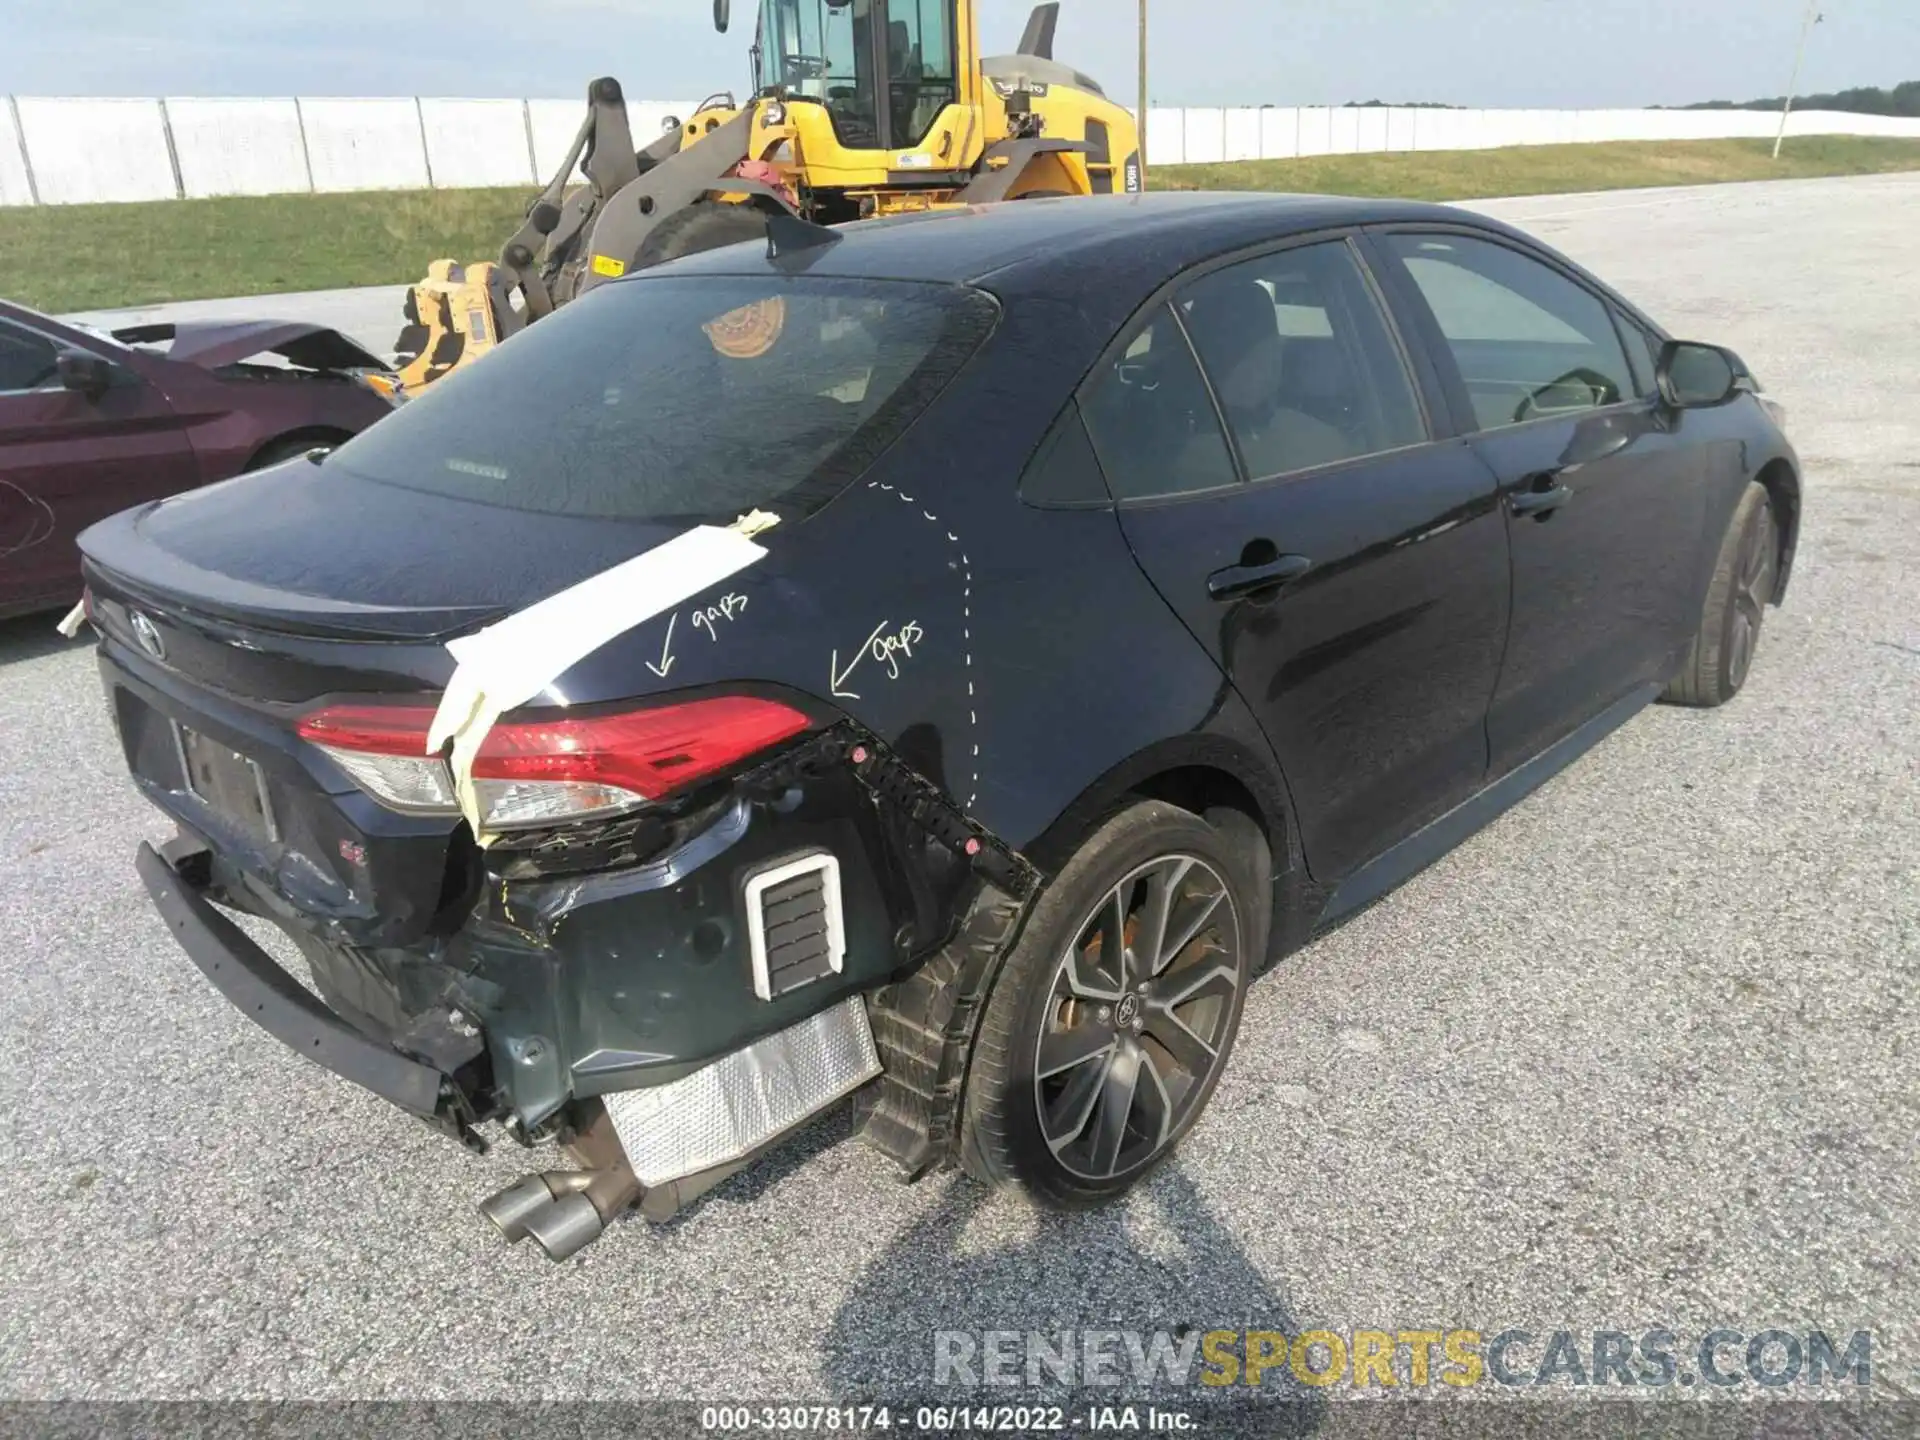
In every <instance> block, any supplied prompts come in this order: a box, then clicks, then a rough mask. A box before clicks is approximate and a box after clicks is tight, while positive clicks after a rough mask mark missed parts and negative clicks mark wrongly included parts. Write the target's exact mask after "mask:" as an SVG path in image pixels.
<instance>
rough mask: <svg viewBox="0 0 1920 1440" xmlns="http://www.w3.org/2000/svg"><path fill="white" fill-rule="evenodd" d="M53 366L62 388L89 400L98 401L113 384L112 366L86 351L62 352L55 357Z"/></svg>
mask: <svg viewBox="0 0 1920 1440" xmlns="http://www.w3.org/2000/svg"><path fill="white" fill-rule="evenodd" d="M53 364H54V370H55V372H56V373H57V374H58V375H59V376H60V384H61V386H62V387H63V388H65V389H68V390H72V391H74V392H75V393H77V394H80V395H84V396H86V397H87V398H88V399H89V400H98V399H99V398H100V397H101V396H102V395H104V394H106V393H107V387H108V386H109V385H111V384H113V366H112V364H111V363H110V362H108V361H106V360H103V359H101V358H100V357H99V356H98V355H89V354H88V353H87V352H86V351H84V350H62V351H61V352H60V353H59V354H58V355H56V356H54V357H53Z"/></svg>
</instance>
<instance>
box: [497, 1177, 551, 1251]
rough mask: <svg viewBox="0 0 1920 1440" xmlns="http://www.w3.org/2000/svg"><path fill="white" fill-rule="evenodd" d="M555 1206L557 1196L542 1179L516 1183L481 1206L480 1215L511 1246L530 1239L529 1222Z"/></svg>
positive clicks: (526, 1178) (525, 1178)
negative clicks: (542, 1210)
mask: <svg viewBox="0 0 1920 1440" xmlns="http://www.w3.org/2000/svg"><path fill="white" fill-rule="evenodd" d="M552 1203H553V1192H552V1191H551V1190H549V1189H548V1188H547V1182H546V1181H545V1180H543V1179H541V1178H540V1177H539V1176H538V1175H528V1176H526V1177H524V1178H522V1179H520V1180H516V1181H515V1182H514V1183H513V1184H511V1185H509V1186H508V1187H507V1188H506V1189H504V1190H501V1191H499V1192H497V1193H495V1194H492V1195H489V1196H488V1197H487V1198H486V1199H484V1200H482V1201H481V1202H480V1213H481V1214H482V1215H484V1216H486V1217H487V1219H489V1220H491V1221H492V1222H493V1223H494V1226H495V1228H496V1229H498V1230H499V1232H500V1236H501V1238H502V1239H504V1240H505V1241H506V1242H507V1243H508V1244H509V1245H512V1244H514V1243H516V1242H518V1241H520V1240H523V1239H525V1238H526V1234H527V1227H526V1219H527V1217H528V1216H529V1215H531V1214H533V1213H534V1212H535V1211H536V1210H539V1209H540V1208H541V1207H542V1206H546V1205H551V1204H552Z"/></svg>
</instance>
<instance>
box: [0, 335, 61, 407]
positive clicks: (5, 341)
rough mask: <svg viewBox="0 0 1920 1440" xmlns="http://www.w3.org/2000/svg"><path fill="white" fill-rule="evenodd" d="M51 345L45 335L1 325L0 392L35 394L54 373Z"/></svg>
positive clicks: (55, 371) (52, 348)
mask: <svg viewBox="0 0 1920 1440" xmlns="http://www.w3.org/2000/svg"><path fill="white" fill-rule="evenodd" d="M54 353H55V352H54V345H53V342H52V341H51V340H49V339H47V338H46V337H45V336H44V335H36V334H34V333H33V332H32V331H31V330H19V329H16V328H14V327H13V326H11V325H6V324H0V391H7V390H35V389H38V388H39V387H40V386H42V385H45V384H46V383H47V382H48V381H50V380H52V379H53V377H54V375H55V374H56V373H57V370H56V367H55V364H54Z"/></svg>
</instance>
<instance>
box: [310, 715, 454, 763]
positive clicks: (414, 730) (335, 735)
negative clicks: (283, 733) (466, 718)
mask: <svg viewBox="0 0 1920 1440" xmlns="http://www.w3.org/2000/svg"><path fill="white" fill-rule="evenodd" d="M432 724H433V706H431V705H329V706H327V707H326V709H324V710H315V711H313V712H312V713H311V714H309V715H303V716H301V717H300V725H299V731H300V738H301V739H302V740H311V741H312V742H313V743H314V744H315V745H320V746H324V747H325V748H327V749H329V750H354V751H358V752H359V753H361V754H363V755H404V756H406V757H407V758H409V759H413V760H419V759H422V758H423V757H424V756H425V755H426V753H427V729H428V727H429V726H431V725H432Z"/></svg>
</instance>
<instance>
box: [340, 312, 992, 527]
mask: <svg viewBox="0 0 1920 1440" xmlns="http://www.w3.org/2000/svg"><path fill="white" fill-rule="evenodd" d="M998 315H999V309H998V307H997V306H996V305H995V304H994V303H993V301H992V300H991V299H989V298H988V297H987V296H986V295H985V294H984V293H982V292H981V291H978V290H973V289H969V288H967V287H965V286H958V285H932V284H915V283H905V282H896V281H868V280H843V279H829V278H826V277H816V276H801V277H791V278H789V277H775V276H745V275H739V276H734V275H714V276H688V277H685V278H669V277H667V276H658V277H654V276H643V277H640V278H637V279H632V280H624V281H621V282H619V283H618V284H613V285H605V286H602V287H601V288H600V289H599V290H598V291H596V292H594V294H593V296H592V297H591V298H590V299H588V300H586V301H583V302H581V303H579V304H575V305H569V306H566V307H565V308H564V309H562V310H560V311H558V312H557V313H556V314H554V315H552V316H550V317H549V318H548V319H545V320H543V321H541V322H540V323H539V324H538V325H535V326H532V327H531V328H529V329H528V331H527V332H526V334H524V335H518V336H515V337H514V341H513V343H512V344H511V345H506V346H502V347H501V350H500V353H499V354H498V355H491V356H488V357H487V363H486V364H484V365H473V366H468V367H466V368H464V369H462V370H459V371H457V372H455V373H454V374H452V375H449V376H448V377H447V378H446V379H445V380H442V381H441V382H440V383H439V384H438V385H436V386H434V387H433V389H431V390H430V391H428V392H426V393H425V394H423V395H421V396H420V397H418V398H417V399H415V400H412V401H409V402H408V403H407V404H405V405H403V406H401V407H400V409H398V410H396V411H395V412H394V413H393V414H392V415H390V416H388V417H387V418H386V419H384V420H382V421H381V422H380V423H379V424H378V425H375V426H372V427H371V428H369V429H367V430H364V431H362V432H361V433H360V434H359V435H357V436H356V437H354V438H353V439H352V440H350V441H348V442H347V443H346V444H345V445H342V446H341V447H340V448H339V449H338V450H335V451H334V452H333V453H332V454H331V455H329V456H328V457H327V459H326V460H325V462H324V463H325V464H326V465H328V466H335V465H338V466H339V467H341V468H342V469H343V470H346V471H348V472H350V473H352V474H354V475H357V476H360V477H363V478H365V479H369V480H374V481H378V482H381V483H385V484H389V485H396V486H400V487H402V488H405V489H410V490H420V491H425V492H427V493H429V494H434V495H445V496H449V497H452V498H454V499H459V500H466V501H470V502H473V503H475V504H481V505H494V506H502V507H505V508H509V509H515V510H525V511H532V512H535V513H540V514H554V515H576V516H589V517H598V518H605V519H613V520H646V521H655V522H660V523H672V524H714V523H717V524H723V525H724V524H727V523H729V522H730V521H732V520H733V519H735V518H736V517H737V516H739V515H740V514H742V513H743V512H745V511H747V510H750V509H753V508H755V507H759V508H762V509H767V510H773V511H776V512H779V513H781V514H782V515H784V516H787V517H797V516H800V515H804V514H807V513H809V512H811V511H813V510H815V509H818V508H819V507H820V506H821V505H824V504H825V503H826V502H827V501H828V500H829V499H831V498H832V497H833V496H834V495H835V494H837V493H838V492H839V490H840V489H841V488H842V487H844V486H845V485H846V483H847V482H848V481H850V480H852V479H853V478H854V477H855V476H857V475H858V474H860V473H861V472H862V471H864V470H865V469H866V468H867V467H868V466H869V465H870V464H871V463H872V462H873V460H874V459H875V458H876V457H877V456H878V455H879V453H880V451H881V450H882V449H884V448H885V447H886V446H887V445H889V444H891V443H892V442H893V440H894V439H896V438H897V437H898V436H899V435H901V434H902V433H903V432H904V431H905V430H906V427H907V426H908V425H910V424H911V423H912V422H913V420H914V419H915V418H916V417H918V416H919V415H920V413H921V412H922V411H924V410H925V409H926V407H927V406H928V405H929V404H931V403H932V401H933V398H934V397H935V396H936V395H938V394H939V392H940V390H941V389H942V388H943V387H944V386H945V385H946V384H947V382H948V381H949V380H951V379H952V378H953V376H954V374H955V373H956V372H957V371H958V370H959V368H960V366H961V365H963V364H964V363H965V362H966V360H967V358H968V357H969V356H970V355H972V354H973V352H974V351H975V350H976V349H977V348H978V347H979V345H980V343H981V341H982V340H984V339H985V338H986V336H987V334H988V333H989V332H990V331H991V329H992V327H993V325H994V322H995V320H996V319H997V317H998Z"/></svg>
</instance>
